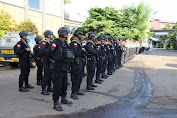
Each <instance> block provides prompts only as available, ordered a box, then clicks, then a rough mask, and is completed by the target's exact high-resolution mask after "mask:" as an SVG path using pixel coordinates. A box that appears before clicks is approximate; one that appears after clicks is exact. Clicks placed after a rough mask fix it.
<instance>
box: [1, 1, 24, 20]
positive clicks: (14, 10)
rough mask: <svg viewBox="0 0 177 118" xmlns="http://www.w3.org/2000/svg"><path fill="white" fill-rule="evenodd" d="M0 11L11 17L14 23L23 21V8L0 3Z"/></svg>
mask: <svg viewBox="0 0 177 118" xmlns="http://www.w3.org/2000/svg"><path fill="white" fill-rule="evenodd" d="M0 9H3V10H5V11H6V12H8V13H9V14H11V15H12V18H14V19H15V20H16V23H20V22H21V21H23V20H24V8H22V7H18V6H14V5H10V4H6V3H2V2H0Z"/></svg>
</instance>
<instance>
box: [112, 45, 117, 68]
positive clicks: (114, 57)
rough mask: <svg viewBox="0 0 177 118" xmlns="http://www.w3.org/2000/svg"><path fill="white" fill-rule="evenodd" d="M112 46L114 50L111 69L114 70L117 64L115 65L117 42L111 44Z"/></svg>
mask: <svg viewBox="0 0 177 118" xmlns="http://www.w3.org/2000/svg"><path fill="white" fill-rule="evenodd" d="M112 45H113V48H114V51H113V65H112V68H113V69H116V68H117V67H118V64H117V62H118V61H117V60H118V56H117V55H118V44H117V42H113V43H112Z"/></svg>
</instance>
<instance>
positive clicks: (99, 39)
mask: <svg viewBox="0 0 177 118" xmlns="http://www.w3.org/2000/svg"><path fill="white" fill-rule="evenodd" d="M102 39H105V38H104V37H103V36H98V37H97V41H101V40H102Z"/></svg>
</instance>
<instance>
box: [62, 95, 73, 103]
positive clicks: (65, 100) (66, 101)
mask: <svg viewBox="0 0 177 118" xmlns="http://www.w3.org/2000/svg"><path fill="white" fill-rule="evenodd" d="M61 103H62V104H73V103H72V101H69V100H67V99H66V97H62V99H61Z"/></svg>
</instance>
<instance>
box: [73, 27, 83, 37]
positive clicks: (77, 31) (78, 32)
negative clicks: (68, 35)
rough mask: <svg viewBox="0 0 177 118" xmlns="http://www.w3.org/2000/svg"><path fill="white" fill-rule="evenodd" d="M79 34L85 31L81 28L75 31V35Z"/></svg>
mask: <svg viewBox="0 0 177 118" xmlns="http://www.w3.org/2000/svg"><path fill="white" fill-rule="evenodd" d="M79 34H81V35H83V31H82V30H80V29H77V30H75V31H74V34H73V35H74V36H76V37H77V36H78V35H79Z"/></svg>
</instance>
